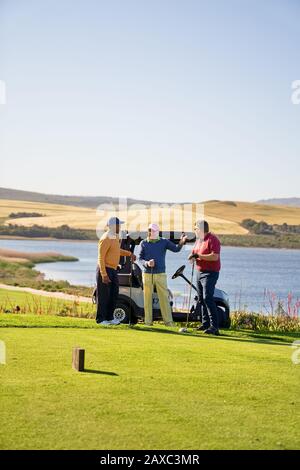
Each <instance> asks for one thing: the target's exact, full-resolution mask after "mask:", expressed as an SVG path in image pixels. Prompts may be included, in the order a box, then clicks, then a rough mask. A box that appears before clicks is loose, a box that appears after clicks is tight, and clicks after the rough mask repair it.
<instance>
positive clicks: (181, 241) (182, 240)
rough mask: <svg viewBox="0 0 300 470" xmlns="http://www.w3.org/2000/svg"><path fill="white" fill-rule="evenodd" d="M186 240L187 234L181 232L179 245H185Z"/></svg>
mask: <svg viewBox="0 0 300 470" xmlns="http://www.w3.org/2000/svg"><path fill="white" fill-rule="evenodd" d="M186 241H187V236H186V235H185V234H184V233H183V234H182V235H181V237H180V240H179V245H185V244H186Z"/></svg>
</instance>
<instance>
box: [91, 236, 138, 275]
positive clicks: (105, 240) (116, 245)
mask: <svg viewBox="0 0 300 470" xmlns="http://www.w3.org/2000/svg"><path fill="white" fill-rule="evenodd" d="M120 256H131V252H130V251H127V250H122V249H121V248H120V239H119V236H118V235H116V238H109V236H108V232H105V233H104V234H103V235H102V237H101V238H100V240H99V244H98V265H99V267H100V273H101V276H107V272H106V268H113V269H117V266H118V264H119V262H120Z"/></svg>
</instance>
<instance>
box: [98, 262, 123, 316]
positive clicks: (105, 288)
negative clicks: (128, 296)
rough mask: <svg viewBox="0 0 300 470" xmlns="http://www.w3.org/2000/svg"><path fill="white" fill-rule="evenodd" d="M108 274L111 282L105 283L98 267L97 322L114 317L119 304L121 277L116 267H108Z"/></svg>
mask: <svg viewBox="0 0 300 470" xmlns="http://www.w3.org/2000/svg"><path fill="white" fill-rule="evenodd" d="M106 271H107V275H108V277H109V279H110V281H111V282H109V283H108V284H104V283H103V282H102V277H101V274H100V269H99V267H98V268H97V274H96V279H97V315H96V322H97V323H101V322H102V321H105V320H106V321H109V320H112V319H113V313H114V310H115V308H116V305H117V300H118V295H119V279H118V274H117V271H116V270H115V269H112V268H106Z"/></svg>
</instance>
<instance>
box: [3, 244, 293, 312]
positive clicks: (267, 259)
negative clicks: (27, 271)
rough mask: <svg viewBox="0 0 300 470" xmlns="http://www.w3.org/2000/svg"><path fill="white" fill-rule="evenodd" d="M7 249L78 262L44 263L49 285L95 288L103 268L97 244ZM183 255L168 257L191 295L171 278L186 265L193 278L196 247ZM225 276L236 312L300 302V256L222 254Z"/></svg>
mask: <svg viewBox="0 0 300 470" xmlns="http://www.w3.org/2000/svg"><path fill="white" fill-rule="evenodd" d="M0 247H1V248H11V249H14V250H19V251H32V252H39V251H55V252H58V253H61V254H64V255H71V256H76V257H77V258H78V259H79V261H77V262H70V263H69V262H58V263H43V264H39V265H37V269H38V270H39V271H41V272H43V273H44V274H45V275H46V279H55V280H60V279H64V280H67V281H69V282H70V283H72V284H78V285H85V286H93V285H94V283H95V270H96V264H97V243H95V242H74V241H45V240H42V241H41V240H0ZM185 248H186V249H184V250H182V251H181V252H180V253H170V252H168V254H167V273H168V277H169V287H170V289H171V290H172V291H173V292H175V293H182V294H187V284H186V283H185V282H184V281H183V280H182V279H176V280H172V279H171V276H172V274H173V273H174V272H175V271H176V269H177V268H178V267H179V266H181V265H182V264H186V271H185V273H186V275H187V277H190V274H191V266H190V264H189V263H188V262H187V255H188V253H189V251H190V248H191V247H190V246H188V247H185ZM221 259H222V271H221V274H220V278H219V282H218V287H219V288H220V289H223V290H225V291H226V292H227V293H228V294H229V297H230V303H231V308H232V309H234V308H237V307H239V306H240V307H244V306H246V307H247V309H248V310H255V311H262V312H270V310H271V306H270V300H269V299H270V296H271V293H272V294H273V293H275V294H276V296H277V297H276V299H277V300H276V301H275V303H276V304H277V302H278V300H279V299H280V300H282V301H283V302H286V301H287V296H288V294H289V293H292V295H293V301H294V302H295V301H296V300H297V298H299V299H300V250H279V249H264V248H236V247H223V248H222V254H221Z"/></svg>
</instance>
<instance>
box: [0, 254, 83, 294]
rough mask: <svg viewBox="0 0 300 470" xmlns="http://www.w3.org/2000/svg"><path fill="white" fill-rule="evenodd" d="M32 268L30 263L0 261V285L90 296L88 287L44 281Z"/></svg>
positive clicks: (63, 282) (41, 275)
mask: <svg viewBox="0 0 300 470" xmlns="http://www.w3.org/2000/svg"><path fill="white" fill-rule="evenodd" d="M35 262H36V261H35ZM39 262H41V260H40V261H39ZM33 266H34V264H33V262H32V261H23V262H11V260H10V261H8V260H5V259H3V260H1V259H0V283H2V284H8V285H12V286H20V287H31V288H34V289H40V290H46V291H49V292H65V293H67V294H74V295H83V296H91V289H90V288H88V287H85V286H73V285H71V284H70V283H69V282H68V281H53V280H45V279H44V276H43V274H42V273H41V272H39V271H38V270H36V269H33Z"/></svg>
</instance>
